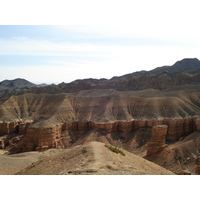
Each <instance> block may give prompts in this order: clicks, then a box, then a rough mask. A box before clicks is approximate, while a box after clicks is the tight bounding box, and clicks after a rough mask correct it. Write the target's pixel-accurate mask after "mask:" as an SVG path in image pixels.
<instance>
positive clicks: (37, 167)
mask: <svg viewBox="0 0 200 200" xmlns="http://www.w3.org/2000/svg"><path fill="white" fill-rule="evenodd" d="M123 152H124V153H125V156H123V155H121V154H117V153H115V152H112V151H110V150H109V149H108V148H106V147H105V144H104V143H99V142H90V143H87V144H85V145H81V146H76V147H74V148H72V149H66V150H63V151H61V152H58V153H55V154H53V155H52V156H50V157H47V158H44V159H43V160H40V161H38V162H36V163H33V164H32V165H31V166H29V167H27V168H25V169H23V170H21V171H20V172H18V173H17V174H21V175H37V174H40V175H42V174H43V175H45V174H49V175H56V174H57V175H75V174H77V175H83V174H85V175H86V174H93V175H100V174H101V175H111V174H112V175H123V174H124V175H153V174H158V175H173V173H172V172H170V171H168V170H166V169H164V168H162V167H160V166H158V165H156V164H154V163H151V162H149V161H147V160H145V159H143V158H141V157H139V156H137V155H134V154H132V153H130V152H128V151H125V150H123Z"/></svg>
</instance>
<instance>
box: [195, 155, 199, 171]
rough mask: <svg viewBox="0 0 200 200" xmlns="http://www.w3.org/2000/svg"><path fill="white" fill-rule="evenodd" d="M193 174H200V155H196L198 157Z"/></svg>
mask: <svg viewBox="0 0 200 200" xmlns="http://www.w3.org/2000/svg"><path fill="white" fill-rule="evenodd" d="M195 174H196V175H200V157H198V159H197V166H196V169H195Z"/></svg>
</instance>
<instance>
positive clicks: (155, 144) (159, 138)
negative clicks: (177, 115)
mask: <svg viewBox="0 0 200 200" xmlns="http://www.w3.org/2000/svg"><path fill="white" fill-rule="evenodd" d="M166 134H167V125H157V126H153V128H152V133H151V139H150V142H148V143H147V156H150V155H153V154H156V153H158V152H161V151H162V150H163V149H164V148H165V147H166V145H165V138H166Z"/></svg>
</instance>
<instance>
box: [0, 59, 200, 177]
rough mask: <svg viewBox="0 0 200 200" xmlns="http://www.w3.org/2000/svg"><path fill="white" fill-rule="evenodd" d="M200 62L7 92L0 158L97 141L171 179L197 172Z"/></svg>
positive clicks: (0, 115)
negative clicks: (153, 166)
mask: <svg viewBox="0 0 200 200" xmlns="http://www.w3.org/2000/svg"><path fill="white" fill-rule="evenodd" d="M199 63H200V61H198V60H197V59H191V60H190V59H185V60H182V61H180V62H177V63H175V64H174V65H173V66H171V67H162V68H156V69H155V70H152V71H150V72H140V73H138V72H137V73H133V74H129V75H125V76H122V77H114V78H112V79H110V80H109V81H108V80H105V79H100V80H98V81H97V80H93V79H87V80H77V81H75V82H72V83H70V84H65V83H62V84H60V85H58V86H53V85H51V86H45V87H34V86H33V85H32V84H29V86H30V89H28V88H26V89H25V90H24V88H23V87H22V88H21V89H20V90H19V89H18V90H13V91H9V92H8V93H7V94H6V93H4V94H3V95H2V97H1V98H0V149H1V150H2V151H3V152H4V155H14V154H20V153H25V152H31V151H37V152H45V151H47V150H49V149H68V148H76V147H78V146H79V145H84V144H87V143H90V142H92V141H97V142H100V143H104V144H107V145H113V146H115V147H118V148H121V149H123V150H125V151H128V152H131V153H134V154H137V155H138V156H140V157H142V158H144V159H146V160H149V161H151V162H154V163H156V164H157V165H160V166H162V167H164V168H166V169H167V170H170V171H172V172H174V173H175V174H199V156H200V155H199V152H200V86H199V84H198V81H197V80H198V79H197V77H198V73H199V71H198V70H200V65H199ZM167 70H168V71H167ZM183 70H185V71H183ZM180 73H181V75H180ZM169 76H170V77H171V78H173V81H172V79H169ZM178 76H179V79H177V77H178ZM183 76H187V77H189V78H190V79H188V78H184V79H182V77H183ZM156 77H157V78H156ZM161 79H162V81H159V80H161ZM174 80H176V81H174ZM191 80H193V81H191ZM144 81H147V83H145V84H144ZM148 81H149V82H148ZM171 81H172V82H171ZM125 83H126V84H125ZM139 83H140V86H141V87H139V88H138V87H137V85H138V84H139ZM155 83H159V84H155ZM171 83H173V84H171ZM6 84H7V82H6ZM9 84H10V82H9ZM152 84H153V85H154V86H155V87H154V86H152ZM11 85H12V84H11ZM161 85H162V86H161ZM166 85H167V86H166ZM107 86H108V87H107ZM111 86H112V87H111ZM113 86H114V87H113ZM118 86H120V87H118ZM143 86H145V87H143ZM146 86H149V87H146ZM122 87H123V88H122ZM67 88H70V90H68V89H67ZM125 88H126V89H125ZM138 89H140V90H138ZM4 92H5V91H4ZM102 151H104V150H102ZM188 171H189V172H188ZM186 172H188V173H186Z"/></svg>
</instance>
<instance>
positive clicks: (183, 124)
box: [18, 118, 197, 155]
mask: <svg viewBox="0 0 200 200" xmlns="http://www.w3.org/2000/svg"><path fill="white" fill-rule="evenodd" d="M40 124H41V123H39V124H38V123H33V124H32V125H31V124H30V122H28V123H27V124H22V125H21V127H25V128H23V129H19V130H18V132H19V133H22V130H23V131H25V132H23V133H25V138H24V140H23V143H21V147H20V149H21V150H18V151H32V150H38V151H42V150H46V149H49V148H64V147H65V145H64V144H63V133H66V132H67V133H68V135H69V136H68V139H69V140H70V141H72V142H75V141H77V140H78V139H79V138H81V137H82V136H84V135H85V134H86V133H87V132H88V131H91V130H94V129H98V130H102V131H105V133H106V134H109V133H116V134H115V135H116V139H120V138H128V137H130V136H131V134H134V131H136V130H138V129H140V128H152V138H153V139H151V141H150V142H151V143H148V150H149V151H148V152H149V153H148V155H150V154H152V153H153V154H154V153H156V152H159V151H160V150H161V149H163V145H165V140H166V139H167V140H168V141H177V140H179V139H180V137H183V136H186V135H188V134H190V133H192V132H194V131H195V130H196V128H197V127H196V126H195V125H196V118H190V119H183V120H182V121H181V120H180V119H177V120H176V119H174V120H171V119H168V120H167V119H165V120H158V121H156V120H153V121H137V120H133V121H129V122H127V121H125V122H123V121H115V122H112V123H95V122H92V121H87V122H79V121H74V122H70V123H60V124H55V125H53V124H46V125H44V124H43V125H42V126H41V127H40ZM19 127H20V126H19ZM167 127H168V128H167ZM159 134H161V135H159ZM155 138H157V139H156V141H154V139H155ZM155 143H156V144H155ZM150 144H151V145H150ZM154 145H156V146H158V147H157V150H155V152H154V150H153V148H152V147H153V146H154ZM150 149H151V150H150Z"/></svg>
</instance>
